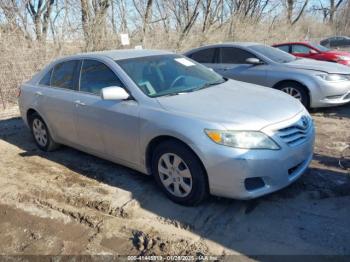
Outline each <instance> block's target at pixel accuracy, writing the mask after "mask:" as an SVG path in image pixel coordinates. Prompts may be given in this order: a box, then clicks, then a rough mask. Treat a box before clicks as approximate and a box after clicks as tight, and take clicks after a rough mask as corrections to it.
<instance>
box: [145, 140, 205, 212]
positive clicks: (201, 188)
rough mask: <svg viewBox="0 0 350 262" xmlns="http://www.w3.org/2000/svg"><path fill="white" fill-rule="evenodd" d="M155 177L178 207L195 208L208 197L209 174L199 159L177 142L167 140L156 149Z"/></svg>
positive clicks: (154, 158)
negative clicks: (179, 205)
mask: <svg viewBox="0 0 350 262" xmlns="http://www.w3.org/2000/svg"><path fill="white" fill-rule="evenodd" d="M152 174H153V175H154V177H155V180H156V182H157V184H158V186H159V187H160V188H161V189H162V191H163V192H164V193H165V194H166V195H167V196H168V197H169V198H170V199H171V200H172V201H174V202H176V203H178V204H181V205H185V206H195V205H198V204H200V203H201V202H202V201H203V200H204V199H205V198H206V197H207V196H208V191H209V190H208V182H207V175H206V172H205V171H204V169H203V167H202V165H201V163H200V160H199V159H198V157H197V156H196V155H195V154H194V153H193V152H192V151H191V150H190V149H188V148H187V147H186V146H185V145H183V144H182V143H179V142H177V141H166V142H164V143H162V144H160V145H159V146H157V147H156V149H155V150H154V152H153V156H152ZM168 184H169V185H168ZM166 185H168V186H166Z"/></svg>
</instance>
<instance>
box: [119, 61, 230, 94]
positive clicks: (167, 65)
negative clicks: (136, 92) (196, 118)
mask: <svg viewBox="0 0 350 262" xmlns="http://www.w3.org/2000/svg"><path fill="white" fill-rule="evenodd" d="M116 63H117V64H118V65H119V66H120V67H121V68H122V69H123V70H124V71H125V72H126V73H127V74H128V75H129V77H130V78H131V79H132V80H133V81H134V82H135V83H136V85H137V86H138V87H139V88H140V89H141V90H142V91H143V92H144V93H145V94H146V95H148V96H150V97H159V96H165V95H177V94H182V93H187V92H193V91H196V90H200V89H203V88H207V87H210V86H214V85H218V84H221V83H223V82H225V81H226V79H224V78H223V77H222V76H220V75H218V74H217V73H215V72H213V71H211V70H210V69H208V68H207V67H205V66H203V65H201V64H198V63H196V62H194V61H192V60H190V59H188V58H186V57H183V56H181V55H175V54H173V55H157V56H147V57H141V58H132V59H125V60H117V61H116Z"/></svg>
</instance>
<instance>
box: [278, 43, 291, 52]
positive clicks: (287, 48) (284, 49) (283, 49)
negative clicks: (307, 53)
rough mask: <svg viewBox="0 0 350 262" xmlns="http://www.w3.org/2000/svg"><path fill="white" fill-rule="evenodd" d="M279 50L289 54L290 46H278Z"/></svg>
mask: <svg viewBox="0 0 350 262" xmlns="http://www.w3.org/2000/svg"><path fill="white" fill-rule="evenodd" d="M276 47H277V48H278V49H280V50H282V51H284V52H287V53H289V45H280V46H276Z"/></svg>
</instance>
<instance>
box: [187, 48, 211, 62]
mask: <svg viewBox="0 0 350 262" xmlns="http://www.w3.org/2000/svg"><path fill="white" fill-rule="evenodd" d="M216 49H217V48H208V49H204V50H200V51H198V52H195V53H193V54H191V55H190V58H191V59H193V60H195V61H197V62H198V63H207V64H210V63H214V55H215V50H216Z"/></svg>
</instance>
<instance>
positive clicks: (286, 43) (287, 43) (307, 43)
mask: <svg viewBox="0 0 350 262" xmlns="http://www.w3.org/2000/svg"><path fill="white" fill-rule="evenodd" d="M310 44H311V42H308V41H299V42H285V43H278V44H273V45H272V46H280V45H310Z"/></svg>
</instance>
